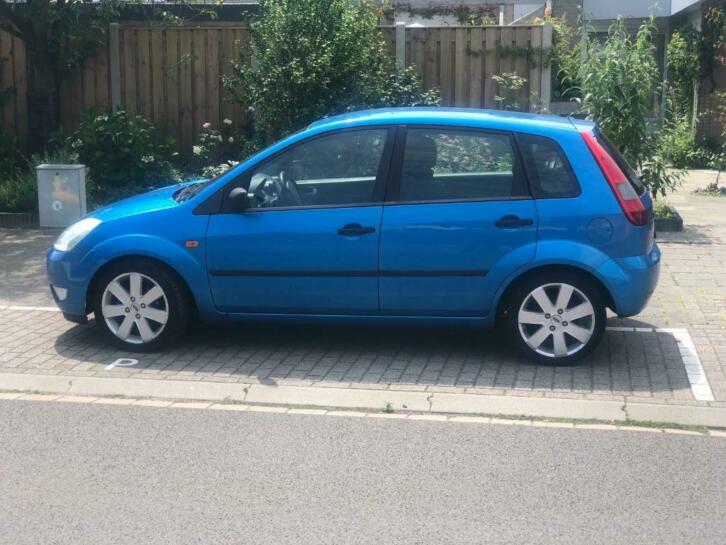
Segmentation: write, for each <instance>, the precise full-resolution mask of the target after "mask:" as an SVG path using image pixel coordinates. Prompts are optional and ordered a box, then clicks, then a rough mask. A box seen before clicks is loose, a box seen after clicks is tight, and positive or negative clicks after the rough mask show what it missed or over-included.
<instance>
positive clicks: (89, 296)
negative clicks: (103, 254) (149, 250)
mask: <svg viewBox="0 0 726 545" xmlns="http://www.w3.org/2000/svg"><path fill="white" fill-rule="evenodd" d="M133 261H146V262H148V263H153V264H154V265H157V266H158V267H161V268H163V269H164V270H166V271H167V272H168V273H169V274H170V275H172V276H173V277H174V278H176V280H177V281H178V282H179V285H180V286H182V289H183V290H184V293H185V295H186V297H187V300H188V301H189V304H190V305H191V311H192V315H193V316H195V317H197V316H199V308H198V306H197V300H196V297H194V292H193V291H192V289H191V287H190V286H189V283H188V282H187V281H186V279H185V278H184V277H183V276H182V275H181V274H179V272H178V271H177V270H176V269H175V268H174V267H172V266H171V265H169V264H168V263H166V262H165V261H163V260H161V259H159V258H157V257H151V256H148V255H145V254H129V255H122V256H118V257H115V258H113V259H110V260H108V261H107V262H106V263H104V264H103V265H102V266H101V267H99V268H98V269H97V270H96V272H94V273H93V276H92V277H91V281H90V282H89V283H88V288H87V289H86V313H87V314H88V313H90V312H92V311H93V301H94V298H95V295H96V292H97V290H98V288H99V286H98V280H99V278H101V276H103V274H104V273H105V272H106V271H108V270H109V269H110V268H112V267H115V266H118V265H119V264H122V263H125V262H133Z"/></svg>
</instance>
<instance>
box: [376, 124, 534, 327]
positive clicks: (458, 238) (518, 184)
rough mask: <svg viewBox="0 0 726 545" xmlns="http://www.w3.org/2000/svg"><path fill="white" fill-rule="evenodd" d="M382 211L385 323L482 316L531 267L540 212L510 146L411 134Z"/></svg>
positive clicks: (501, 139)
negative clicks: (510, 280) (508, 282)
mask: <svg viewBox="0 0 726 545" xmlns="http://www.w3.org/2000/svg"><path fill="white" fill-rule="evenodd" d="M397 147H399V148H400V149H399V150H397V153H398V154H402V161H401V162H400V167H399V169H400V174H399V173H393V178H392V182H393V183H392V184H391V187H390V192H389V195H388V198H387V202H386V206H385V209H384V212H383V226H382V232H381V251H380V271H379V274H380V306H381V313H382V314H388V315H406V316H408V315H418V316H422V315H429V316H486V315H487V314H489V312H491V306H492V301H493V298H494V294H495V293H496V290H497V289H498V288H499V287H500V286H501V285H502V282H503V280H504V279H505V278H506V277H507V276H508V275H509V274H511V273H512V272H514V271H516V270H517V269H518V268H520V267H522V266H524V265H526V264H527V263H528V262H530V261H532V259H534V255H535V245H536V233H537V210H536V207H535V204H534V201H533V200H532V199H531V197H530V196H529V194H528V189H527V184H526V180H525V178H524V175H523V173H522V172H521V167H520V165H519V162H518V159H517V157H516V154H515V153H514V146H513V142H512V138H511V136H510V135H509V134H507V133H500V132H487V131H477V130H469V129H458V128H452V129H448V128H446V129H444V128H423V127H419V128H411V127H409V128H408V129H407V130H405V143H404V144H403V145H399V146H397Z"/></svg>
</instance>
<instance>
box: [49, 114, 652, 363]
mask: <svg viewBox="0 0 726 545" xmlns="http://www.w3.org/2000/svg"><path fill="white" fill-rule="evenodd" d="M654 238H655V235H654V227H653V214H652V201H651V197H650V196H649V194H648V192H647V191H646V190H645V188H644V187H643V185H642V184H641V182H640V180H639V179H638V177H637V176H636V174H635V173H634V172H633V170H632V169H631V168H630V167H629V166H628V164H627V163H626V162H625V160H624V159H623V157H622V155H621V154H620V153H619V152H618V150H617V149H616V148H615V147H613V145H612V144H611V143H610V142H608V140H607V139H606V138H605V137H604V136H603V134H602V133H601V132H600V131H599V130H598V128H597V127H596V126H595V125H594V124H593V123H590V122H586V121H578V120H574V119H568V118H560V117H549V116H541V115H531V114H522V113H505V112H501V111H486V110H468V109H444V108H430V109H425V108H401V109H384V110H371V111H362V112H356V113H351V114H346V115H342V116H338V117H331V118H328V119H324V120H321V121H318V122H315V123H313V124H312V125H310V126H309V127H307V128H306V129H304V130H302V131H300V132H298V133H296V134H294V135H292V136H290V137H288V138H286V139H284V140H282V141H281V142H279V143H277V144H275V145H273V146H271V147H269V148H267V149H265V150H264V151H262V152H260V153H258V154H257V155H255V156H253V157H251V158H249V159H247V160H246V161H244V162H243V163H241V164H239V165H238V166H237V167H235V168H233V169H232V170H230V171H228V172H226V173H225V174H223V175H221V176H218V177H217V178H214V179H211V180H205V181H196V182H189V183H185V184H181V185H172V186H169V187H165V188H163V189H158V190H155V191H151V192H149V193H146V194H143V195H139V196H136V197H132V198H129V199H126V200H123V201H120V202H117V203H114V204H111V205H110V206H107V207H105V208H102V209H100V210H96V211H94V212H92V213H91V214H89V215H87V216H86V217H85V218H83V219H81V220H80V221H78V222H77V223H75V224H73V225H72V226H70V227H69V228H68V229H66V230H65V231H64V232H63V233H62V234H61V235H60V237H59V238H58V240H57V241H56V243H55V245H54V247H53V248H52V249H51V250H50V251H49V252H48V258H47V266H48V280H49V282H50V288H51V291H52V293H53V296H54V298H55V301H56V302H57V304H58V306H59V307H60V308H61V310H62V311H63V314H64V316H65V317H66V318H67V319H69V320H71V321H74V322H79V323H85V322H86V320H87V316H88V315H89V314H91V313H93V314H94V315H95V318H96V323H97V324H98V326H99V327H101V328H102V330H103V331H104V332H105V333H106V334H107V336H108V338H109V339H110V340H112V341H114V342H115V343H116V344H117V345H120V346H121V347H123V348H125V349H128V350H137V351H150V350H156V349H160V348H162V347H164V346H168V345H170V344H171V343H173V342H175V341H177V340H179V339H180V338H181V336H182V335H183V334H184V332H185V331H186V330H187V328H188V327H189V326H190V325H192V324H195V323H197V322H198V321H205V322H206V321H213V320H237V319H241V320H253V321H256V322H262V321H275V322H287V321H305V322H313V321H318V322H320V321H328V322H335V323H343V322H345V323H378V324H399V323H406V324H422V325H424V324H427V325H449V324H467V325H473V326H477V327H480V326H491V325H494V324H495V323H500V324H502V325H503V326H504V327H506V329H507V330H508V332H509V334H510V336H511V338H512V340H513V343H514V344H515V345H516V346H517V347H518V348H519V349H520V350H521V351H522V352H523V353H524V354H526V355H527V356H529V357H530V358H531V359H533V360H535V361H537V362H543V363H556V364H560V363H570V362H573V361H576V360H578V359H580V358H582V357H584V356H585V355H587V354H588V353H590V352H591V351H592V350H593V349H594V348H595V347H596V346H597V344H598V342H599V340H600V339H601V337H602V335H603V331H604V329H605V321H606V309H607V308H610V309H611V310H612V311H613V312H614V313H616V314H617V315H618V316H631V315H634V314H637V313H638V312H640V311H641V310H642V309H643V308H644V307H645V305H646V304H647V302H648V299H649V297H650V295H651V293H652V292H653V290H654V289H655V286H656V283H657V281H658V274H659V267H660V251H659V249H658V246H657V245H656V243H655V241H654Z"/></svg>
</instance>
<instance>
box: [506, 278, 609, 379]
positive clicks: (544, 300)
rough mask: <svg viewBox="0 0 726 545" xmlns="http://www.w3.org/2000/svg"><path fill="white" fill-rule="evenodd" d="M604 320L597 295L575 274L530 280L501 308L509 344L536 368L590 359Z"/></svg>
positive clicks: (602, 305)
mask: <svg viewBox="0 0 726 545" xmlns="http://www.w3.org/2000/svg"><path fill="white" fill-rule="evenodd" d="M563 302H564V304H563ZM548 303H549V306H548ZM558 303H559V304H558ZM588 305H589V306H588ZM568 318H569V320H568ZM605 320H606V314H605V302H604V300H603V297H602V294H601V292H600V290H599V289H598V287H597V286H596V285H595V283H594V282H593V281H592V280H590V279H589V278H587V277H585V276H583V275H578V274H577V273H570V272H552V273H544V274H540V275H537V276H533V277H530V278H529V279H527V280H525V281H524V282H523V283H522V284H521V285H519V286H518V287H517V288H516V289H515V290H514V293H513V294H512V296H511V297H510V298H509V301H508V304H507V316H506V324H507V329H508V332H509V335H510V337H511V338H512V341H513V342H514V344H515V345H516V347H517V349H518V350H519V351H520V352H521V353H522V354H523V355H524V356H525V357H526V358H528V359H529V360H532V361H534V362H536V363H540V364H547V365H571V364H573V363H575V362H577V361H579V360H581V359H582V358H584V357H585V356H587V355H588V354H590V353H591V352H592V351H593V350H594V349H595V348H596V347H597V345H598V344H599V342H600V340H601V339H602V336H603V333H604V331H605Z"/></svg>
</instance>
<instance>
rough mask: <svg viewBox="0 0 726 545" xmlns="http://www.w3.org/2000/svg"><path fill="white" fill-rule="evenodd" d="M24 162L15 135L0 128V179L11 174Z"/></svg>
mask: <svg viewBox="0 0 726 545" xmlns="http://www.w3.org/2000/svg"><path fill="white" fill-rule="evenodd" d="M22 163H23V156H22V155H21V154H20V152H19V151H18V145H17V142H16V141H15V136H14V135H13V134H12V133H10V132H9V131H5V130H2V129H0V179H2V178H6V177H9V176H11V175H12V174H13V173H14V172H15V171H16V170H17V169H18V168H19V167H20V166H21V165H22Z"/></svg>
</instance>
